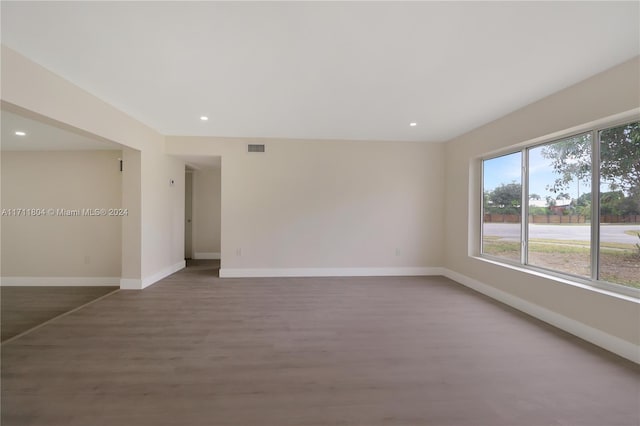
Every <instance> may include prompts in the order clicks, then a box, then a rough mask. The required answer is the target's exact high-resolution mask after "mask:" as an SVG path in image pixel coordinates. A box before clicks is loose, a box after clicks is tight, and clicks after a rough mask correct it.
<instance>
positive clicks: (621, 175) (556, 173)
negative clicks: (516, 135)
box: [482, 122, 640, 294]
mask: <svg viewBox="0 0 640 426" xmlns="http://www.w3.org/2000/svg"><path fill="white" fill-rule="evenodd" d="M593 164H597V165H598V166H597V167H593V166H592V165H593ZM482 206H483V218H482V253H483V254H484V255H488V256H491V257H496V258H500V259H504V260H506V261H508V262H515V263H519V264H524V265H529V266H531V267H535V268H539V269H545V270H549V271H552V272H554V273H561V274H564V275H567V276H573V277H575V278H576V279H579V280H581V281H591V282H592V283H594V284H596V285H603V286H607V287H608V288H611V289H615V288H616V286H615V285H621V286H625V287H626V288H636V289H638V288H640V122H634V123H629V124H624V125H620V126H616V127H609V128H603V129H595V130H593V131H589V132H585V133H582V134H578V135H574V136H571V137H567V138H563V139H560V140H555V141H551V142H548V143H545V144H542V145H536V146H531V147H526V148H524V149H522V150H520V151H517V152H513V153H510V154H507V155H503V156H500V157H495V158H490V159H486V160H484V161H483V203H482ZM610 284H615V285H614V286H611V285H610ZM618 288H619V289H620V288H621V287H618ZM632 292H633V293H634V294H636V293H635V291H632ZM626 293H628V291H626Z"/></svg>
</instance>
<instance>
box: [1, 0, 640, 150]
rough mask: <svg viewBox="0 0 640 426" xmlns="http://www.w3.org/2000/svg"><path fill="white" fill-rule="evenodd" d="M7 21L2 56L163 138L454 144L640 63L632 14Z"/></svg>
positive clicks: (394, 7)
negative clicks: (67, 83)
mask: <svg viewBox="0 0 640 426" xmlns="http://www.w3.org/2000/svg"><path fill="white" fill-rule="evenodd" d="M1 8H2V33H1V34H2V42H3V43H4V44H6V45H7V46H9V47H10V48H12V49H15V50H17V51H18V52H21V53H22V54H23V55H25V56H27V57H29V58H31V59H32V60H34V61H35V62H38V63H40V64H42V65H43V66H45V67H47V68H49V69H50V70H52V71H54V72H55V73H57V74H59V75H61V76H63V77H65V78H67V79H69V80H71V81H72V82H74V83H76V84H77V85H78V86H80V87H82V88H84V89H86V90H88V91H90V92H92V93H94V94H96V95H97V96H98V97H100V98H102V99H104V100H105V101H107V102H109V103H111V104H112V105H114V106H116V107H117V108H119V109H121V110H123V111H125V112H127V113H129V114H130V115H132V116H133V117H135V118H137V119H139V120H140V121H142V122H144V123H146V124H148V125H149V126H151V127H153V128H155V129H156V130H158V131H159V132H161V133H163V134H167V135H200V136H230V137H275V138H279V137H282V138H313V139H371V140H416V141H443V140H448V139H451V138H453V137H455V136H457V135H459V134H462V133H464V132H466V131H469V130H471V129H473V128H475V127H478V126H480V125H482V124H485V123H487V122H489V121H492V120H494V119H496V118H498V117H501V116H503V115H505V114H506V113H508V112H510V111H513V110H515V109H517V108H519V107H522V106H524V105H526V104H529V103H531V102H533V101H535V100H538V99H540V98H542V97H544V96H546V95H549V94H551V93H553V92H556V91H558V90H560V89H562V88H565V87H567V86H569V85H571V84H574V83H576V82H578V81H580V80H583V79H585V78H587V77H589V76H591V75H594V74H596V73H598V72H600V71H603V70H605V69H607V68H610V67H612V66H614V65H616V64H618V63H621V62H623V61H625V60H627V59H630V58H632V57H633V56H636V55H638V54H640V40H639V39H640V37H639V34H640V24H639V21H640V18H639V14H640V12H639V2H635V1H633V2H622V3H616V2H602V3H600V2H577V3H576V2H537V3H527V2H497V3H485V2H471V3H468V2H465V3H462V2H446V3H440V2H324V3H319V2H288V3H287V2H257V3H252V2H236V3H229V2H139V3H129V2H99V3H98V2H68V3H59V2H43V3H35V2H22V3H12V2H7V1H3V2H2V3H1ZM201 115H207V116H209V121H207V122H203V121H201V120H200V119H199V117H200V116H201ZM412 121H414V122H417V123H418V125H417V126H416V127H409V122H412Z"/></svg>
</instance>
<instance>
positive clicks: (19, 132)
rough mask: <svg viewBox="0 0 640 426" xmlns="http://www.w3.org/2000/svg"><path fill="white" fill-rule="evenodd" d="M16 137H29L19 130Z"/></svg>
mask: <svg viewBox="0 0 640 426" xmlns="http://www.w3.org/2000/svg"><path fill="white" fill-rule="evenodd" d="M16 136H27V134H26V133H25V132H23V131H22V130H17V131H16Z"/></svg>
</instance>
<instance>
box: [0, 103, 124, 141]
mask: <svg viewBox="0 0 640 426" xmlns="http://www.w3.org/2000/svg"><path fill="white" fill-rule="evenodd" d="M0 114H1V115H0V120H1V123H2V126H0V127H1V128H2V139H1V143H0V147H1V149H2V151H78V150H81V151H93V150H120V149H122V146H121V145H118V144H117V143H113V142H108V141H102V140H98V139H96V138H92V137H89V136H86V135H83V134H80V133H76V132H73V131H70V130H67V129H64V128H61V127H58V126H55V125H52V124H47V123H45V122H43V121H41V120H35V119H31V118H27V117H24V116H22V115H19V114H15V113H13V112H10V111H6V110H2V112H1V113H0ZM17 131H21V132H24V133H26V135H24V136H18V135H16V134H15V132H17Z"/></svg>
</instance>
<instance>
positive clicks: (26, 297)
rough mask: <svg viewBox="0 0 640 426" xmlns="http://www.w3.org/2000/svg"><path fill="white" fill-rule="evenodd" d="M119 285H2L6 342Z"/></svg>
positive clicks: (1, 326)
mask: <svg viewBox="0 0 640 426" xmlns="http://www.w3.org/2000/svg"><path fill="white" fill-rule="evenodd" d="M116 289H117V287H0V301H1V306H0V308H1V311H0V312H1V316H0V330H1V333H0V340H2V341H3V342H4V341H5V340H7V339H10V338H11V337H14V336H17V335H18V334H20V333H22V332H25V331H27V330H29V329H31V328H33V327H35V326H37V325H39V324H42V323H44V322H46V321H48V320H50V319H52V318H55V317H57V316H58V315H61V314H63V313H65V312H69V311H71V310H73V309H75V308H77V307H79V306H82V305H84V304H85V303H88V302H90V301H92V300H95V299H97V298H98V297H100V296H104V295H105V294H107V293H110V292H112V291H114V290H116Z"/></svg>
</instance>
